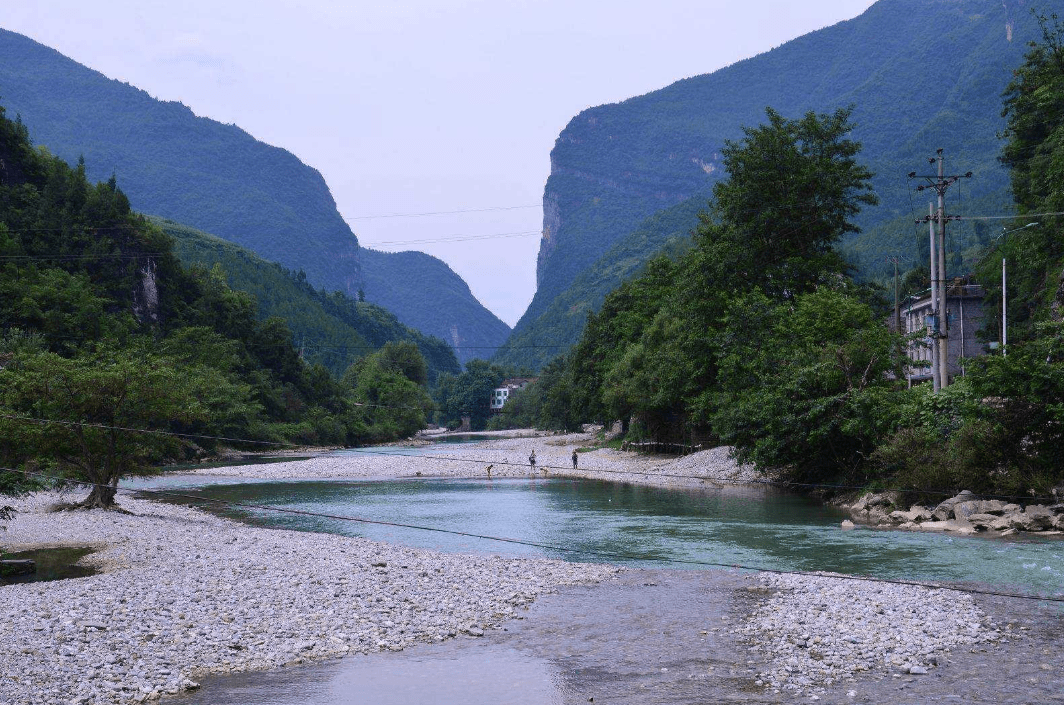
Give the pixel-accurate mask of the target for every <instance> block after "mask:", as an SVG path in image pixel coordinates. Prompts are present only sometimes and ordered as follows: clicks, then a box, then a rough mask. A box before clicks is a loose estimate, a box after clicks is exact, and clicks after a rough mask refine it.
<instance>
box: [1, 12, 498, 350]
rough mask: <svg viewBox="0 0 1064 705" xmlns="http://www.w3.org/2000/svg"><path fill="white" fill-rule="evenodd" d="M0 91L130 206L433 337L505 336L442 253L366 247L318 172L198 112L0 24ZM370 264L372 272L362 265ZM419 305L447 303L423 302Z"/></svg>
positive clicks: (486, 343) (469, 341)
mask: <svg viewBox="0 0 1064 705" xmlns="http://www.w3.org/2000/svg"><path fill="white" fill-rule="evenodd" d="M0 99H2V101H3V104H4V105H5V106H6V107H7V109H8V112H9V114H10V115H16V114H17V115H20V116H21V117H22V119H23V120H24V121H25V122H26V123H27V124H31V125H33V129H34V138H35V140H36V142H37V144H40V145H44V146H45V147H47V148H48V149H49V150H50V151H51V152H52V153H53V154H55V155H57V156H59V157H62V158H63V159H65V160H66V161H68V162H70V163H73V162H75V161H76V160H77V159H78V158H79V157H80V156H84V157H85V159H86V163H87V169H88V176H89V178H90V179H91V180H107V179H108V178H110V177H111V176H112V175H115V176H116V177H117V181H118V184H119V185H120V186H121V188H122V190H123V191H124V192H125V193H126V194H127V195H128V196H129V199H130V201H131V203H132V205H133V208H135V209H136V210H138V211H141V212H144V213H151V214H153V215H157V216H160V217H163V218H167V219H171V220H173V221H176V222H180V223H185V224H187V225H189V226H191V227H194V228H198V229H200V230H203V231H206V232H210V233H213V234H215V235H217V236H218V237H221V238H224V239H225V240H228V241H230V242H234V243H236V244H238V245H240V246H242V247H246V248H247V249H249V250H252V251H253V252H255V253H256V254H258V255H259V256H260V257H263V258H265V259H268V260H272V261H275V262H279V263H280V264H282V265H283V266H285V267H287V268H289V269H292V270H300V269H301V270H303V271H304V272H306V275H307V278H308V280H309V281H310V282H311V283H312V284H313V285H314V286H317V287H323V288H325V289H326V290H329V291H333V290H337V291H342V292H344V293H345V294H347V295H349V296H352V297H354V296H356V295H357V294H358V292H359V290H360V289H361V290H363V291H364V292H365V296H366V298H367V299H368V300H369V301H372V302H377V303H382V304H383V302H384V301H385V300H387V302H388V303H387V307H388V308H389V309H390V310H391V311H392V312H393V313H394V314H395V315H396V316H397V317H398V318H399V320H400V321H402V322H403V323H404V324H406V325H410V326H412V327H419V322H420V324H424V325H426V326H427V327H425V328H419V330H422V331H423V332H425V333H427V334H429V335H435V336H437V337H440V338H443V339H446V340H452V338H453V336H452V335H451V332H452V331H453V330H457V331H458V338H459V340H461V341H462V342H463V343H464V344H465V345H467V346H477V349H482V350H487V349H489V348H491V347H492V346H497V345H499V344H500V343H501V342H502V341H503V340H504V339H505V337H506V335H507V333H508V332H509V329H508V327H507V326H506V325H505V324H503V323H502V322H501V321H499V320H498V318H496V317H495V316H494V315H493V314H492V313H491V312H490V311H488V310H487V309H486V308H484V307H483V306H482V305H481V304H480V302H478V301H477V300H476V298H475V297H473V295H472V294H471V293H469V289H468V287H464V290H463V287H458V286H455V282H454V279H455V278H456V277H457V275H455V274H454V272H451V271H450V269H449V268H447V267H446V265H444V264H443V263H442V262H440V261H439V260H437V259H435V258H433V257H430V256H429V255H425V254H422V253H408V254H407V255H406V256H404V257H400V258H393V257H389V256H384V255H381V253H369V252H368V251H365V250H362V249H361V248H360V247H359V244H358V239H357V238H356V237H355V235H354V233H352V231H351V229H350V228H349V227H348V225H347V223H345V222H344V220H343V218H341V217H340V214H339V212H338V211H337V209H336V203H335V202H334V200H333V197H332V194H331V193H330V192H329V188H328V186H327V185H326V183H325V180H324V179H323V178H322V176H321V174H320V173H318V171H317V170H315V169H313V168H311V167H309V166H307V165H306V164H304V163H302V162H301V161H300V160H299V159H298V158H297V157H296V156H295V155H293V154H292V153H290V152H288V151H286V150H284V149H280V148H278V147H273V146H271V145H268V144H265V143H263V142H260V141H258V140H256V139H255V138H254V137H252V136H251V135H249V134H248V133H247V132H245V131H243V130H241V129H240V128H239V127H237V126H236V125H224V124H222V123H219V122H216V121H214V120H210V119H208V118H202V117H197V116H196V115H195V114H193V113H192V111H191V110H190V109H189V108H187V107H186V106H184V105H182V104H181V103H176V102H166V101H160V100H156V99H155V98H153V97H152V96H150V95H149V94H148V93H147V92H145V91H143V90H140V89H138V88H135V87H134V86H131V85H128V84H126V83H122V82H119V81H115V80H111V79H109V78H107V77H106V76H104V75H103V74H101V73H99V72H97V71H93V70H91V69H89V68H86V67H85V66H82V65H81V64H78V63H77V62H75V61H73V60H72V59H69V58H67V57H65V56H63V55H62V54H60V53H58V52H56V51H55V50H53V49H50V48H48V47H46V46H43V45H41V44H39V43H37V42H35V41H33V40H31V39H29V38H27V37H24V36H22V35H19V34H16V33H13V32H9V31H6V30H0ZM377 255H381V256H377ZM367 261H368V262H369V265H368V266H369V267H370V268H373V271H369V272H367V271H363V267H364V266H365V264H366V262H367ZM407 266H412V267H414V268H415V269H416V271H417V272H418V274H419V276H412V275H411V274H412V272H410V271H408V270H407V269H405V267H407ZM437 275H438V276H439V278H437ZM426 301H428V302H435V301H446V302H448V304H449V305H447V306H444V307H441V306H431V307H429V308H428V309H425V308H424V304H425V302H426Z"/></svg>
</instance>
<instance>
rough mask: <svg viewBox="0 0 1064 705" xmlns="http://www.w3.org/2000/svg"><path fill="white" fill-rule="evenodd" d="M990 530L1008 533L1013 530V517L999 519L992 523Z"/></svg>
mask: <svg viewBox="0 0 1064 705" xmlns="http://www.w3.org/2000/svg"><path fill="white" fill-rule="evenodd" d="M990 528H991V529H993V530H994V531H1008V530H1009V529H1011V528H1012V517H1011V516H1007V517H998V518H997V519H995V520H994V521H992V522H990Z"/></svg>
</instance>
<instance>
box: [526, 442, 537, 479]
mask: <svg viewBox="0 0 1064 705" xmlns="http://www.w3.org/2000/svg"><path fill="white" fill-rule="evenodd" d="M528 464H529V465H530V466H532V474H533V475H535V474H536V449H535V448H533V449H532V455H530V456H528Z"/></svg>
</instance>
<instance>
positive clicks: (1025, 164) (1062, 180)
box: [980, 15, 1064, 341]
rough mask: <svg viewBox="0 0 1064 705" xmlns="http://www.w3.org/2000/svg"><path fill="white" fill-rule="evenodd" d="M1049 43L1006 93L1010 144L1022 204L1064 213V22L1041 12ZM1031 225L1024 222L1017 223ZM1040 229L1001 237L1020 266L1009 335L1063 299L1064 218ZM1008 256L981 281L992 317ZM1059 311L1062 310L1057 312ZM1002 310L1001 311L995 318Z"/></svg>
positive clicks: (1033, 53) (1012, 286)
mask: <svg viewBox="0 0 1064 705" xmlns="http://www.w3.org/2000/svg"><path fill="white" fill-rule="evenodd" d="M1038 21H1039V24H1040V26H1041V29H1042V41H1041V42H1034V43H1032V44H1031V47H1030V50H1029V51H1028V52H1027V55H1026V57H1025V59H1024V63H1023V64H1022V65H1021V66H1020V67H1019V68H1018V69H1017V70H1016V72H1015V75H1014V76H1013V79H1012V81H1011V82H1010V83H1009V86H1008V88H1007V89H1006V91H1005V95H1004V109H1003V111H1002V115H1003V116H1004V117H1005V118H1006V120H1007V123H1006V128H1005V132H1004V137H1005V138H1006V140H1007V141H1006V143H1005V147H1004V149H1003V150H1002V156H1001V161H1002V162H1003V163H1004V164H1005V165H1006V166H1008V167H1009V174H1010V178H1011V181H1012V191H1013V195H1014V197H1015V199H1016V209H1017V211H1018V213H1019V214H1020V217H1021V218H1022V217H1023V215H1024V214H1027V213H1056V212H1061V211H1064V23H1062V22H1061V21H1060V20H1059V18H1058V17H1057V16H1056V15H1050V16H1039V17H1038ZM1018 222H1019V223H1021V224H1022V223H1024V221H1023V220H1020V221H1018ZM1037 222H1039V226H1038V227H1035V228H1027V229H1023V230H1020V231H1018V232H1015V233H1013V234H1010V235H1009V236H1008V237H1007V238H1001V239H999V240H998V241H997V243H996V246H995V254H998V255H1001V256H1006V257H1007V258H1008V260H1009V261H1010V262H1012V263H1013V267H1012V268H1011V275H1010V277H1009V322H1010V331H1009V339H1010V340H1013V341H1020V340H1022V339H1024V338H1026V337H1028V336H1030V335H1031V334H1032V333H1033V331H1034V325H1035V324H1036V323H1037V322H1039V321H1041V320H1045V319H1046V318H1048V317H1049V316H1051V315H1053V314H1054V309H1059V307H1060V305H1061V304H1062V303H1064V291H1061V289H1060V285H1061V281H1062V279H1061V275H1062V269H1064V218H1060V217H1046V218H1039V219H1038V221H1037ZM1000 264H1001V257H1000V256H995V257H986V258H985V259H984V260H983V263H982V266H981V268H980V279H981V280H982V281H984V282H987V284H988V285H989V286H988V291H987V303H988V306H989V307H990V309H991V312H992V313H991V316H992V318H991V320H1000V310H1001V309H1000V301H1001V288H1000V286H998V285H996V283H997V282H1000V281H1001V277H1000V269H996V268H998V267H1000ZM1056 313H1057V315H1058V316H1059V312H1056ZM995 314H996V315H995Z"/></svg>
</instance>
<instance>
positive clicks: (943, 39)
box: [514, 0, 1064, 343]
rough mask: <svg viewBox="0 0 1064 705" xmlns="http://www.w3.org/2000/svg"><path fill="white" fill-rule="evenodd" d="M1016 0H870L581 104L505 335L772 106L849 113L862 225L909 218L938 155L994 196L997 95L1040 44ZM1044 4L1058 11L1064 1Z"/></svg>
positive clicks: (529, 321)
mask: <svg viewBox="0 0 1064 705" xmlns="http://www.w3.org/2000/svg"><path fill="white" fill-rule="evenodd" d="M1025 5H1026V3H1024V2H1021V0H1004V3H1003V2H1002V0H880V1H879V2H877V3H875V4H874V5H873V6H872V7H870V8H869V9H868V10H867V11H866V12H865V13H863V14H862V15H861V16H859V17H857V18H855V19H853V20H850V21H846V22H841V23H839V24H837V25H834V26H832V27H828V28H826V29H822V30H819V31H817V32H812V33H810V34H808V35H805V36H803V37H799V38H798V39H795V40H793V41H791V42H788V43H787V44H784V45H782V46H780V47H778V48H776V49H773V50H772V51H769V52H766V53H764V54H761V55H759V56H756V57H754V58H752V59H748V60H744V61H740V62H738V63H736V64H734V65H732V66H729V67H727V68H725V69H722V70H720V71H717V72H715V73H712V74H706V75H702V76H695V77H692V78H688V79H684V80H682V81H678V82H676V83H674V84H672V85H670V86H667V87H665V88H662V89H660V90H657V91H653V92H651V93H647V94H646V95H642V96H638V97H634V98H631V99H628V100H625V101H623V102H620V103H617V104H613V105H604V106H599V107H595V108H590V109H588V110H585V111H583V112H582V113H580V114H579V115H577V116H576V117H574V118H573V119H572V120H571V121H570V122H569V124H568V125H567V126H566V127H565V129H564V130H563V131H562V133H561V134H560V135H559V137H558V140H557V142H556V144H555V146H554V149H553V151H552V152H551V174H550V177H549V178H548V180H547V183H546V186H545V188H544V198H543V202H544V212H545V216H544V236H543V240H542V241H541V247H540V253H539V256H538V259H537V280H538V290H537V292H536V296H535V298H534V299H533V301H532V304H531V305H530V306H529V308H528V310H527V311H526V312H525V315H524V316H523V317H522V318H521V320H520V321H519V322H518V324H517V326H516V327H515V328H514V335H515V336H519V335H522V334H524V333H525V332H526V331H528V330H529V329H530V328H531V327H532V325H533V324H534V322H535V321H537V320H538V319H539V318H540V317H541V316H544V315H546V312H547V311H548V309H550V307H551V304H552V302H553V301H554V300H556V299H557V298H558V297H559V296H561V295H562V294H563V293H564V292H566V291H567V290H568V288H569V287H570V286H571V285H572V284H573V282H574V281H575V280H576V279H577V278H578V277H579V276H580V275H581V274H582V273H583V272H585V271H588V269H589V268H590V267H591V266H592V265H593V264H594V263H596V262H597V261H598V260H599V258H601V257H602V256H604V255H605V253H606V252H607V251H609V250H610V249H611V248H612V247H614V246H615V245H617V244H618V243H619V242H621V241H622V240H623V239H624V238H626V237H627V236H628V235H629V234H630V233H633V232H634V230H635V229H636V228H637V227H638V226H639V224H640V222H642V221H643V220H645V219H646V218H648V217H649V216H651V215H652V214H655V213H657V212H658V211H661V210H662V209H665V208H669V207H672V206H675V205H676V204H678V203H681V202H682V201H684V200H686V199H689V198H691V197H694V196H697V195H700V194H706V195H708V194H709V193H710V191H711V189H712V185H713V184H714V183H715V182H716V181H717V180H718V179H719V178H720V177H721V176H722V175H723V169H722V168H721V154H720V151H721V147H722V146H723V145H724V144H725V143H726V142H727V141H728V140H738V139H741V138H742V134H743V133H742V128H743V127H744V126H753V125H757V124H760V123H761V122H762V121H763V120H764V117H765V114H764V111H765V107H766V106H771V107H773V108H774V109H776V110H777V111H779V112H781V113H782V114H783V115H785V116H787V117H800V116H801V115H802V114H804V113H805V112H807V111H810V110H815V111H819V112H828V111H832V110H835V109H837V108H839V107H844V106H850V105H852V106H854V107H855V112H854V120H855V122H856V124H857V129H856V130H855V134H854V136H855V137H856V138H857V139H858V140H860V141H861V142H862V143H863V144H864V151H863V153H862V155H861V159H862V161H864V162H865V163H866V164H868V166H869V167H870V168H871V169H872V171H873V172H875V173H876V177H875V179H874V185H875V188H876V190H877V192H878V194H879V196H880V199H881V202H882V205H881V206H880V207H879V208H877V209H874V210H870V211H867V212H866V213H865V214H863V215H862V225H863V226H865V227H870V226H872V225H875V224H877V223H882V222H887V221H889V220H890V219H892V218H900V217H901V216H903V215H905V216H908V215H909V212H910V202H909V194H908V191H907V190H906V182H905V176H904V175H905V174H906V173H907V172H908V171H910V170H912V169H914V168H916V167H917V166H918V165H919V164H921V163H923V160H924V158H925V157H926V156H927V155H928V154H931V153H933V152H934V150H935V149H937V148H939V147H941V148H944V149H945V150H946V153H947V154H948V155H949V159H950V163H952V164H954V165H957V166H958V168H960V167H961V166H963V169H961V171H967V170H972V171H973V172H975V174H976V176H977V178H975V179H973V180H972V181H971V183H970V184H966V186H965V193H964V196H965V197H968V198H976V197H983V196H989V195H992V194H997V193H999V192H1003V191H1004V190H1005V188H1006V186H1007V179H1006V175H1005V172H1004V170H1003V168H1002V167H1001V165H1000V164H999V163H998V161H997V156H998V154H999V152H1000V142H999V140H998V138H997V134H998V132H999V131H1000V129H1001V128H1002V125H1003V122H1002V119H1001V117H1000V113H1001V93H1002V90H1003V89H1004V87H1005V85H1006V84H1007V82H1008V80H1009V78H1010V76H1011V71H1012V69H1013V68H1014V67H1015V66H1018V65H1019V64H1020V62H1021V61H1022V57H1023V53H1024V51H1025V45H1026V42H1027V41H1028V40H1030V39H1033V38H1035V37H1036V36H1039V35H1038V29H1037V26H1036V24H1035V22H1034V20H1033V18H1032V17H1031V15H1030V12H1029V11H1028V8H1027V7H1026V6H1025ZM1045 10H1046V11H1053V10H1056V11H1058V12H1061V11H1064V0H1049V1H1048V2H1047V5H1046V7H1045ZM1003 28H1011V29H1010V30H1008V31H1007V32H1003V31H1002V30H1003ZM1009 32H1011V37H1010V36H1007V35H1008V33H1009ZM1010 39H1011V41H1010ZM928 66H934V67H935V70H934V71H929V70H928V68H927V67H928ZM912 240H913V239H912V238H911V237H910V238H908V239H907V240H906V241H905V243H904V245H902V247H904V248H905V249H911V247H912V244H911V241H912ZM648 254H651V253H648ZM902 254H903V256H904V257H906V258H907V255H906V253H905V252H902ZM619 284H620V281H616V282H614V286H616V285H619ZM544 328H545V329H551V328H552V326H550V325H547V326H545V327H544ZM557 342H559V343H572V342H574V341H573V340H561V341H557Z"/></svg>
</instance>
